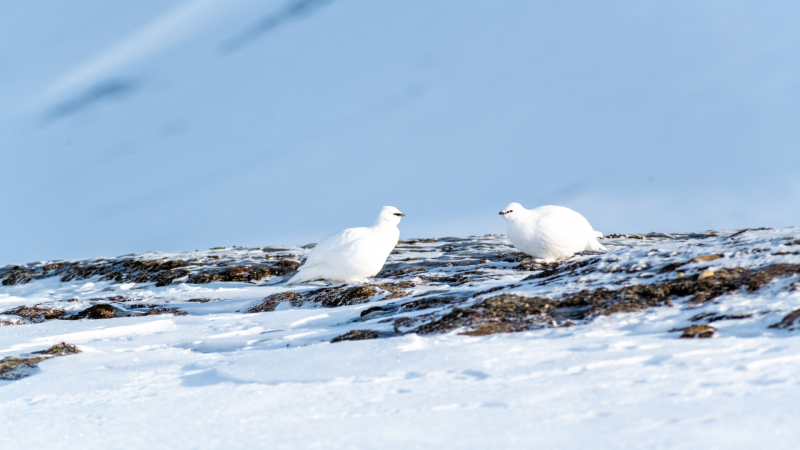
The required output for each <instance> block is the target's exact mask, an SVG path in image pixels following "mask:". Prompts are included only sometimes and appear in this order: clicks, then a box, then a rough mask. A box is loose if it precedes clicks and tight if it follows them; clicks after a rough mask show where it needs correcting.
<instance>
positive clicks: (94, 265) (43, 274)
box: [0, 255, 300, 287]
mask: <svg viewBox="0 0 800 450" xmlns="http://www.w3.org/2000/svg"><path fill="white" fill-rule="evenodd" d="M284 256H286V255H284ZM288 256H295V255H288ZM218 258H219V256H217V255H212V256H209V257H208V258H207V259H209V260H214V259H218ZM299 264H300V263H299V262H298V261H294V260H290V259H282V260H280V261H277V262H275V263H274V264H271V265H270V264H252V265H236V266H232V267H227V268H226V269H221V268H220V267H219V266H227V265H228V262H220V263H217V262H214V261H209V262H201V261H200V260H197V259H193V260H189V261H185V260H182V259H180V260H171V261H165V260H146V259H135V258H126V259H118V260H111V261H107V260H95V261H79V262H57V263H51V264H46V265H42V266H35V265H33V266H32V265H27V266H9V267H4V268H0V280H2V284H3V285H4V286H11V285H18V284H26V283H29V282H31V281H33V280H37V279H44V278H50V277H56V276H57V277H60V279H61V281H62V282H70V281H75V280H86V279H89V278H92V277H100V281H113V282H115V283H155V285H156V286H157V287H160V286H167V285H169V284H171V283H173V282H175V280H178V279H183V278H187V277H188V278H187V282H188V283H193V284H205V283H210V282H212V281H232V282H252V281H256V280H263V279H266V278H270V277H273V276H283V275H288V274H291V273H294V272H295V271H296V270H297V266H298V265H299Z"/></svg>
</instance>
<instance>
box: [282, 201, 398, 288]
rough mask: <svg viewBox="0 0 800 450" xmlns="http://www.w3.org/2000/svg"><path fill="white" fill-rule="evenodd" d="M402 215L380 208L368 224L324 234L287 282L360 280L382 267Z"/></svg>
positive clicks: (393, 208) (394, 238) (395, 237)
mask: <svg viewBox="0 0 800 450" xmlns="http://www.w3.org/2000/svg"><path fill="white" fill-rule="evenodd" d="M403 216H405V214H403V213H401V212H400V211H399V210H398V209H397V208H395V207H393V206H384V207H383V208H381V212H380V214H378V218H377V219H375V222H374V223H373V224H372V226H371V227H359V228H348V229H346V230H343V231H340V232H338V233H336V234H334V235H332V236H329V237H327V238H325V240H323V241H322V242H320V243H319V244H317V246H316V247H314V249H313V250H312V251H311V254H310V255H308V259H306V262H305V263H304V264H303V265H302V266H300V268H299V269H298V271H297V274H296V275H295V276H293V277H292V279H291V280H289V282H288V283H286V284H296V283H304V282H306V281H314V280H329V281H331V283H334V284H343V283H363V282H367V281H369V280H368V278H369V277H372V276H375V275H377V274H378V272H380V271H381V269H382V268H383V264H384V263H385V262H386V258H387V257H389V253H391V252H392V249H393V248H394V246H395V245H397V240H398V239H399V238H400V230H399V229H398V228H397V224H399V223H400V218H401V217H403Z"/></svg>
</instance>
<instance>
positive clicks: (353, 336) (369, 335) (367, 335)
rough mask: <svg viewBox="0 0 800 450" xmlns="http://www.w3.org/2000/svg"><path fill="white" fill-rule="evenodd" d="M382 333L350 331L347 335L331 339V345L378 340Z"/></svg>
mask: <svg viewBox="0 0 800 450" xmlns="http://www.w3.org/2000/svg"><path fill="white" fill-rule="evenodd" d="M379 337H380V333H378V332H377V331H373V330H350V331H348V332H347V333H345V334H343V335H341V336H336V337H335V338H333V339H331V343H333V342H340V341H362V340H364V339H377V338H379Z"/></svg>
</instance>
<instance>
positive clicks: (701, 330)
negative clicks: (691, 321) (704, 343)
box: [681, 325, 717, 339]
mask: <svg viewBox="0 0 800 450" xmlns="http://www.w3.org/2000/svg"><path fill="white" fill-rule="evenodd" d="M716 330H717V329H716V328H714V327H712V326H711V325H692V326H690V327H689V328H687V329H686V330H685V331H684V332H683V334H682V335H681V338H682V339H692V338H700V339H707V338H710V337H711V336H713V335H714V331H716Z"/></svg>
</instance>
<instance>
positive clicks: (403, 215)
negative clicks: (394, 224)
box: [394, 213, 406, 217]
mask: <svg viewBox="0 0 800 450" xmlns="http://www.w3.org/2000/svg"><path fill="white" fill-rule="evenodd" d="M394 215H395V216H398V217H405V216H406V215H405V214H403V213H394Z"/></svg>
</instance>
